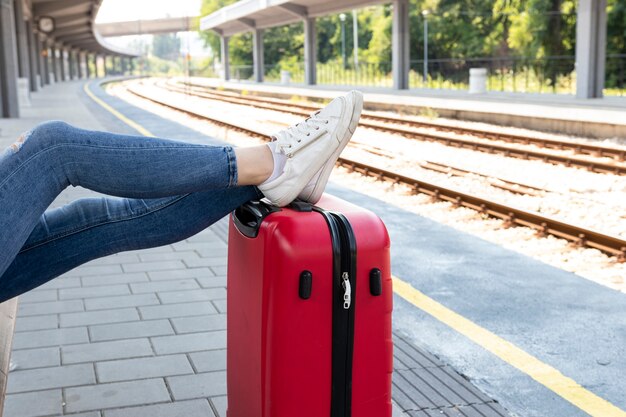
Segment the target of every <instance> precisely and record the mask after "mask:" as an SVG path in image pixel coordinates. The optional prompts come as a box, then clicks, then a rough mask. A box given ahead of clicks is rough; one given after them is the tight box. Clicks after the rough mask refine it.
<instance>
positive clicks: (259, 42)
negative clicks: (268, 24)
mask: <svg viewBox="0 0 626 417" xmlns="http://www.w3.org/2000/svg"><path fill="white" fill-rule="evenodd" d="M252 65H253V68H254V81H256V82H257V83H260V82H263V73H264V71H265V65H264V59H263V29H255V30H254V31H253V32H252Z"/></svg>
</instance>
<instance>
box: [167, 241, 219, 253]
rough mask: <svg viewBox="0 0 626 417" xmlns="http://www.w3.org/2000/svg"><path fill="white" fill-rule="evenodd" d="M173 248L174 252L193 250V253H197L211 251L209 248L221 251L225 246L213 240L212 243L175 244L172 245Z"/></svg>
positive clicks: (185, 242)
mask: <svg viewBox="0 0 626 417" xmlns="http://www.w3.org/2000/svg"><path fill="white" fill-rule="evenodd" d="M172 246H173V248H174V250H175V251H190V250H194V251H199V250H201V249H207V248H208V249H211V248H217V249H222V248H223V247H224V246H225V245H224V242H221V241H219V240H214V241H210V242H187V241H184V242H177V243H174V244H173V245H172Z"/></svg>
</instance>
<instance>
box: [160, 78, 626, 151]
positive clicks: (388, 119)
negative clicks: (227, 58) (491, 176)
mask: <svg viewBox="0 0 626 417" xmlns="http://www.w3.org/2000/svg"><path fill="white" fill-rule="evenodd" d="M183 84H184V85H189V86H190V87H195V88H197V89H201V90H202V92H205V91H206V90H207V89H210V88H211V87H208V86H202V85H200V84H194V83H185V82H183ZM168 85H170V86H171V85H172V84H171V83H169V84H168ZM210 94H214V95H219V96H225V97H232V98H239V99H242V100H247V101H254V102H259V103H273V104H277V105H283V106H288V107H296V108H300V109H303V110H306V111H316V110H319V109H320V108H321V107H320V106H314V105H305V104H301V103H292V102H289V101H286V100H281V99H275V98H269V97H253V96H243V95H242V94H239V93H229V92H224V91H215V90H212V91H211V93H210ZM298 114H300V113H298ZM361 117H362V118H366V119H373V120H378V121H380V122H384V123H396V124H401V125H408V126H411V127H425V128H430V129H436V130H441V131H446V132H454V133H458V134H462V135H471V136H477V137H480V138H488V139H492V140H500V141H504V142H509V143H518V144H522V145H536V146H539V147H542V148H547V149H556V150H571V151H574V152H576V153H579V154H587V155H591V156H594V157H609V158H614V159H615V160H616V161H620V162H622V161H624V160H626V149H623V148H614V147H611V146H605V145H596V144H591V143H579V142H573V141H567V140H559V139H547V138H536V137H530V136H524V135H517V134H513V133H505V132H493V131H488V130H480V129H473V128H468V127H460V126H450V125H445V124H442V123H434V122H424V121H417V120H410V119H404V118H402V117H397V116H392V115H380V114H376V113H373V112H368V111H364V112H363V113H362V114H361Z"/></svg>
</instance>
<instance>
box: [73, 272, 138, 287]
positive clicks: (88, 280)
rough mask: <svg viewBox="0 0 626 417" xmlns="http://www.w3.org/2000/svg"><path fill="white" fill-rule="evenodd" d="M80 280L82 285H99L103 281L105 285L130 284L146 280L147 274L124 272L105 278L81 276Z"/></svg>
mask: <svg viewBox="0 0 626 417" xmlns="http://www.w3.org/2000/svg"><path fill="white" fill-rule="evenodd" d="M80 280H81V282H82V283H83V287H92V286H100V285H103V284H105V283H106V285H114V284H131V283H134V282H147V281H148V274H146V273H145V272H132V273H131V272H126V273H123V274H115V275H107V276H106V279H103V278H101V277H99V276H95V277H82V278H81V279H80Z"/></svg>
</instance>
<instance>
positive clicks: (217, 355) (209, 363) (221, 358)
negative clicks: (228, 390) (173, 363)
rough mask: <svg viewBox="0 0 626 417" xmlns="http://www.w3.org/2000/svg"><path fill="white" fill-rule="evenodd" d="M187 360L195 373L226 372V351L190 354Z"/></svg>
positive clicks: (218, 350)
mask: <svg viewBox="0 0 626 417" xmlns="http://www.w3.org/2000/svg"><path fill="white" fill-rule="evenodd" d="M189 358H190V359H191V362H192V363H193V367H194V368H195V369H196V371H197V372H213V371H225V370H226V349H217V350H208V351H205V352H195V353H190V354H189Z"/></svg>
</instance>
